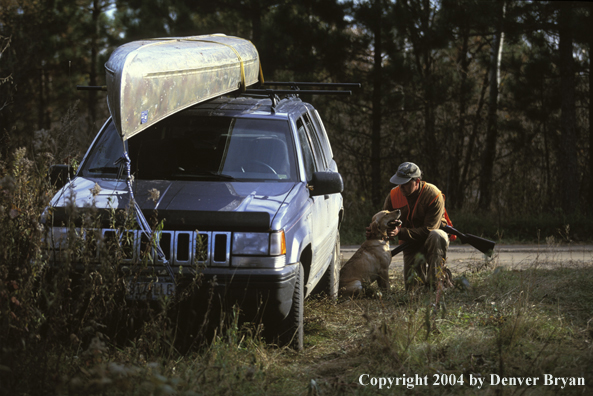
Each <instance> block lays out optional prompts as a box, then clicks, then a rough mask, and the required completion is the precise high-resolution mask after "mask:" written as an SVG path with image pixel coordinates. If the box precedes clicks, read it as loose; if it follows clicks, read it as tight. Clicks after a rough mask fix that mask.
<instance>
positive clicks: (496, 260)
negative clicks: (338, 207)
mask: <svg viewBox="0 0 593 396" xmlns="http://www.w3.org/2000/svg"><path fill="white" fill-rule="evenodd" d="M358 247H359V246H342V249H341V251H342V259H343V262H346V260H348V259H349V258H350V257H351V256H352V255H353V254H354V252H355V251H356V250H357V249H358ZM392 248H393V246H392ZM488 260H491V264H490V265H492V268H494V267H497V266H505V267H513V268H516V267H522V266H527V265H531V264H534V263H542V264H543V263H550V262H554V263H559V262H570V261H578V262H582V263H593V245H559V246H548V245H496V247H495V248H494V254H493V256H492V258H490V259H488V258H487V257H486V256H484V255H483V254H482V253H480V252H479V251H478V250H476V249H474V248H473V247H472V246H469V245H452V246H450V247H449V251H448V253H447V265H448V266H449V268H450V269H451V271H453V272H457V273H460V272H463V271H465V270H467V269H471V268H475V267H479V266H482V265H485V264H487V263H488ZM403 265H404V264H403V254H401V253H400V254H398V255H397V256H395V257H393V259H392V261H391V266H390V269H391V270H394V269H395V270H398V269H403Z"/></svg>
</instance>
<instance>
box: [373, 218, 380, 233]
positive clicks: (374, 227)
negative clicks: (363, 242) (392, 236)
mask: <svg viewBox="0 0 593 396" xmlns="http://www.w3.org/2000/svg"><path fill="white" fill-rule="evenodd" d="M380 233H381V231H379V223H378V222H377V221H375V220H373V222H372V223H371V235H373V236H376V235H379V234H380Z"/></svg>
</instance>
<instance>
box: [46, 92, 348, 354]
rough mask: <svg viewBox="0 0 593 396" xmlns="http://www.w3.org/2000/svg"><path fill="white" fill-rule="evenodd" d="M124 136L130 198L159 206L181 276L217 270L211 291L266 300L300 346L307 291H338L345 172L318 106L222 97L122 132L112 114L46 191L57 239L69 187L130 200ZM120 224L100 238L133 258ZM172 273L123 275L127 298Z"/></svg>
mask: <svg viewBox="0 0 593 396" xmlns="http://www.w3.org/2000/svg"><path fill="white" fill-rule="evenodd" d="M124 144H125V145H126V146H125V147H126V151H127V152H128V153H129V158H130V160H131V173H132V176H133V181H132V183H131V185H132V188H133V191H134V195H135V199H136V202H137V203H138V205H139V206H140V208H141V209H142V211H143V213H144V214H145V217H146V218H148V217H150V216H151V213H155V210H156V211H157V212H156V213H157V214H158V218H159V219H163V220H164V221H163V225H164V227H163V229H162V231H160V232H159V233H158V237H159V244H160V246H161V248H162V252H163V253H164V254H165V257H166V259H167V261H168V263H169V264H170V266H171V267H172V268H173V269H174V271H175V273H176V274H177V275H175V276H176V278H179V279H178V283H179V284H182V283H183V282H182V281H183V278H184V277H191V276H192V274H194V273H195V272H196V271H200V272H201V273H203V275H204V277H206V279H208V278H213V277H214V276H216V286H215V288H216V290H217V293H218V295H220V296H222V297H224V298H225V299H230V300H232V301H238V302H240V304H241V309H242V310H243V311H244V312H247V313H250V312H251V313H253V312H255V311H256V310H257V309H258V308H260V305H259V304H260V303H261V302H264V303H265V304H264V306H265V312H264V315H263V320H264V325H265V326H266V327H268V328H271V329H274V331H276V332H277V334H278V335H279V336H280V340H281V341H283V342H289V341H291V340H292V344H293V345H294V346H295V347H296V348H298V349H300V348H302V345H303V308H304V305H303V299H304V298H305V297H307V296H308V295H309V294H310V293H311V292H312V291H313V289H315V288H316V286H317V290H319V289H320V288H322V289H325V291H326V292H327V293H328V294H329V295H331V296H332V297H335V296H336V295H337V288H338V280H339V270H340V260H339V250H340V238H339V231H338V230H339V227H340V221H341V218H342V213H343V205H342V196H341V194H340V192H341V191H342V188H343V187H342V186H343V184H342V179H341V176H340V174H339V173H338V170H337V166H336V163H335V161H334V159H333V155H332V150H331V147H330V143H329V140H328V138H327V134H326V131H325V129H324V126H323V124H322V122H321V119H320V117H319V114H318V113H317V111H316V110H315V109H314V108H313V107H312V106H311V105H310V104H308V103H304V102H302V101H301V100H300V99H298V98H296V97H291V98H287V99H283V100H281V101H279V102H278V103H273V102H272V100H271V99H268V98H266V99H262V98H250V97H237V98H225V97H222V98H217V99H214V100H211V101H208V102H205V103H202V104H199V105H195V106H193V107H191V108H189V109H186V110H184V111H181V112H179V113H177V114H175V115H173V116H171V117H169V118H167V119H165V120H164V121H162V122H160V123H158V124H156V125H154V126H153V127H151V128H150V129H149V130H147V131H145V132H143V133H141V134H138V135H136V136H134V137H132V138H130V139H129V140H127V141H126V142H125V143H123V142H122V139H121V137H120V136H119V134H118V133H117V131H116V129H115V127H114V125H113V123H112V122H111V120H108V121H107V122H106V123H105V125H104V126H103V128H102V129H101V131H100V132H99V133H98V135H97V137H96V138H95V140H94V141H93V143H92V145H91V147H90V148H89V150H88V152H87V153H86V155H85V157H84V159H83V161H82V162H81V165H80V167H79V170H78V172H77V174H76V176H75V177H74V178H73V179H72V180H71V181H70V182H69V183H68V184H67V185H65V186H64V187H63V188H62V189H61V190H60V191H59V192H58V193H57V194H56V196H55V197H54V199H53V200H52V203H51V207H52V210H51V211H50V212H51V213H52V217H51V219H50V220H49V221H48V222H47V224H48V225H51V227H49V228H50V229H51V232H52V233H53V236H52V238H51V240H53V241H54V245H53V246H52V248H53V249H55V250H59V249H60V241H61V240H62V239H61V237H62V236H63V235H65V234H66V233H67V228H66V225H67V224H68V220H69V219H68V213H69V211H68V210H67V209H66V207H67V205H68V202H69V201H70V202H71V201H72V197H75V203H76V205H77V206H79V207H81V208H82V207H85V206H89V205H90V204H92V205H93V206H95V207H97V208H99V209H103V210H107V209H109V208H115V209H124V208H127V207H129V205H130V197H129V193H128V189H127V183H126V178H125V176H124V175H125V171H124V169H123V168H122V166H121V162H118V159H119V158H120V157H122V154H123V152H124V151H123V150H124ZM96 186H98V188H97V187H96ZM125 233H126V236H127V238H124V237H123V235H122V232H121V230H118V229H114V228H110V226H109V224H108V223H105V224H104V225H103V226H102V229H101V230H100V233H99V235H100V237H99V238H98V239H99V240H98V242H97V243H101V239H107V238H112V239H113V240H115V241H116V242H118V243H121V244H123V243H124V241H128V242H127V244H128V246H127V250H126V251H127V255H126V256H125V257H124V258H123V260H122V266H123V265H127V264H130V263H133V262H135V261H138V260H139V257H140V249H141V239H142V238H141V232H140V231H138V230H134V229H130V230H126V231H125ZM130 241H131V242H130ZM97 252H100V249H97ZM99 254H101V253H97V260H98V259H99V257H98V256H99ZM53 257H55V261H59V260H60V255H54V256H53ZM54 264H56V263H54ZM163 265H164V261H160V260H158V258H155V259H154V262H153V266H154V268H155V269H156V270H157V273H158V271H160V273H161V274H166V273H165V272H163V271H162V268H163ZM174 285H175V283H174V281H173V279H171V278H170V277H169V278H168V277H167V276H159V277H158V278H156V279H152V280H150V281H149V282H148V281H146V282H140V281H134V282H130V287H129V289H128V292H127V298H129V299H158V298H161V297H162V296H166V295H171V294H173V293H174V292H175V286H174ZM147 286H149V287H147Z"/></svg>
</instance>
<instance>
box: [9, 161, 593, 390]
mask: <svg viewBox="0 0 593 396" xmlns="http://www.w3.org/2000/svg"><path fill="white" fill-rule="evenodd" d="M44 158H45V159H44ZM50 159H51V158H50V157H48V156H42V155H39V156H38V157H35V158H34V161H33V160H29V159H27V156H26V151H25V150H24V149H23V150H20V151H18V152H17V153H16V154H15V155H14V157H13V158H11V159H10V160H9V161H4V162H2V163H1V164H0V175H1V176H2V178H1V183H2V185H1V187H0V190H1V193H0V223H1V224H0V241H1V243H2V246H3V249H2V252H1V253H0V257H1V260H0V393H4V394H11V395H13V394H30V395H36V394H60V395H61V394H63V395H79V394H80V395H88V394H105V395H107V394H109V395H111V394H126V395H127V394H132V395H133V394H138V395H151V394H153V395H168V394H179V395H197V394H208V395H210V394H295V395H333V394H374V393H389V392H395V393H411V392H420V393H424V394H484V395H489V394H497V395H498V394H517V395H522V394H538V395H539V394H556V393H558V392H562V394H586V393H588V392H591V386H592V385H591V384H593V373H592V371H591V367H592V366H593V349H592V344H591V343H592V341H593V321H592V319H593V293H591V285H592V284H593V273H592V271H591V270H592V269H593V260H591V261H588V262H555V263H551V264H550V263H540V262H537V261H535V262H533V263H531V265H528V266H527V267H526V268H523V269H521V270H512V269H502V268H495V264H496V262H493V263H483V262H476V263H474V265H472V266H469V268H470V269H471V268H474V269H475V270H474V271H472V270H468V271H466V272H465V273H463V274H455V275H456V276H459V277H461V276H464V277H465V278H466V279H467V280H468V281H469V284H470V285H471V286H470V287H469V288H467V287H463V283H462V282H458V285H459V288H456V289H454V290H449V291H447V292H446V293H445V294H444V295H443V296H442V297H440V299H439V301H438V303H437V298H436V296H435V294H433V293H431V292H418V293H416V294H406V293H405V292H404V290H403V287H402V277H401V274H400V273H399V271H398V272H395V271H394V272H393V273H392V277H393V279H392V289H391V290H390V291H389V292H383V293H380V292H379V291H378V290H377V289H375V288H374V286H371V287H369V288H368V289H367V291H366V294H365V295H364V296H362V297H360V298H356V299H340V300H339V301H338V302H337V303H334V302H332V301H330V300H328V299H324V298H311V299H309V300H308V301H307V303H306V310H305V312H306V314H305V315H306V316H305V343H306V344H305V350H304V351H303V352H301V353H296V352H294V351H292V350H290V349H284V348H278V347H275V346H273V345H268V344H266V343H265V342H263V341H262V340H261V338H260V336H259V334H260V332H259V328H258V327H257V326H254V325H252V324H250V323H242V322H241V321H239V320H238V315H237V313H238V312H239V311H238V310H234V311H232V312H228V313H227V314H226V315H220V317H219V318H218V319H216V320H215V321H214V322H215V323H214V324H215V325H212V323H211V324H210V326H207V328H209V329H210V330H211V331H199V330H200V329H201V325H202V322H200V321H196V323H193V324H192V329H189V330H188V328H187V326H186V324H187V322H188V318H190V317H193V316H192V315H190V310H188V308H187V301H186V302H185V305H184V302H183V301H182V300H183V298H181V297H183V296H180V300H175V301H161V302H160V303H158V304H154V305H148V304H142V303H138V304H132V303H129V302H126V300H125V298H123V293H124V288H125V282H124V279H123V278H122V275H121V274H120V273H119V271H118V270H117V269H118V264H117V257H118V254H121V252H118V251H117V249H116V250H115V251H113V252H112V253H113V254H112V258H111V259H109V260H106V261H105V260H104V262H102V263H101V265H100V266H98V267H91V266H88V267H86V268H85V269H84V270H83V271H82V272H80V273H79V275H78V276H77V277H74V276H73V269H74V266H73V263H74V262H75V261H76V260H83V261H84V257H85V252H86V249H87V247H86V246H87V245H85V241H84V239H82V238H80V233H77V232H75V231H76V230H75V229H74V228H71V233H70V236H69V237H70V242H69V245H68V247H67V248H65V251H64V253H66V255H67V257H70V259H69V260H67V261H66V264H65V266H64V267H61V268H51V266H49V265H48V260H47V257H46V255H45V254H44V246H43V242H42V241H43V235H44V229H43V227H42V226H41V225H40V224H39V217H40V215H41V211H42V209H43V208H44V207H45V205H46V204H47V202H48V199H49V197H50V196H51V193H52V189H51V187H50V186H48V184H47V180H46V178H45V177H43V176H44V175H45V174H46V168H47V164H48V163H49V160H50ZM92 220H93V219H92V218H90V219H88V224H89V227H90V228H92ZM107 248H113V247H107ZM75 257H77V259H76V260H75ZM478 269H479V270H478ZM196 286H197V287H201V288H206V285H201V284H200V282H199V276H198V277H197V278H196ZM194 303H195V304H198V305H202V306H204V307H210V305H209V303H208V295H207V294H206V295H205V297H204V298H203V299H201V300H198V302H195V301H194ZM192 330H193V331H192ZM188 334H192V335H193V338H189V335H188ZM190 339H191V342H189V340H190ZM362 374H369V375H370V377H402V376H403V375H404V374H405V375H406V376H407V377H410V376H414V375H416V374H418V375H420V376H425V375H427V376H428V385H426V386H417V387H415V388H414V389H413V390H412V389H407V388H406V387H405V386H401V385H400V386H397V387H395V389H391V390H387V389H382V390H380V389H378V387H377V386H361V385H360V384H359V377H360V376H361V375H362ZM435 374H438V375H447V377H448V378H452V377H450V376H451V375H453V376H455V378H456V379H457V380H458V381H459V379H461V378H463V379H464V381H465V384H464V385H459V384H456V385H454V386H450V385H447V386H434V385H432V383H433V378H434V377H433V376H434V375H435ZM490 374H499V375H501V376H504V377H540V378H543V375H544V374H552V375H554V376H559V377H582V378H584V380H585V382H586V386H568V387H566V388H565V389H563V390H561V389H560V386H543V385H538V386H536V387H525V386H522V387H514V386H504V387H503V386H489V385H486V386H484V387H483V388H482V389H480V390H477V389H476V388H475V387H471V386H469V385H468V380H469V376H470V375H471V376H473V377H476V376H480V377H482V378H484V377H486V384H488V383H489V378H490ZM370 377H369V378H370ZM541 382H543V379H540V384H541Z"/></svg>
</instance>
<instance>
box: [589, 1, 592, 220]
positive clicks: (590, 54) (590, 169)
mask: <svg viewBox="0 0 593 396" xmlns="http://www.w3.org/2000/svg"><path fill="white" fill-rule="evenodd" d="M592 54H593V3H589V202H593V74H592V73H593V70H592V69H593V68H592V67H591V63H593V62H592V60H591V56H592ZM589 210H591V209H589Z"/></svg>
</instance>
